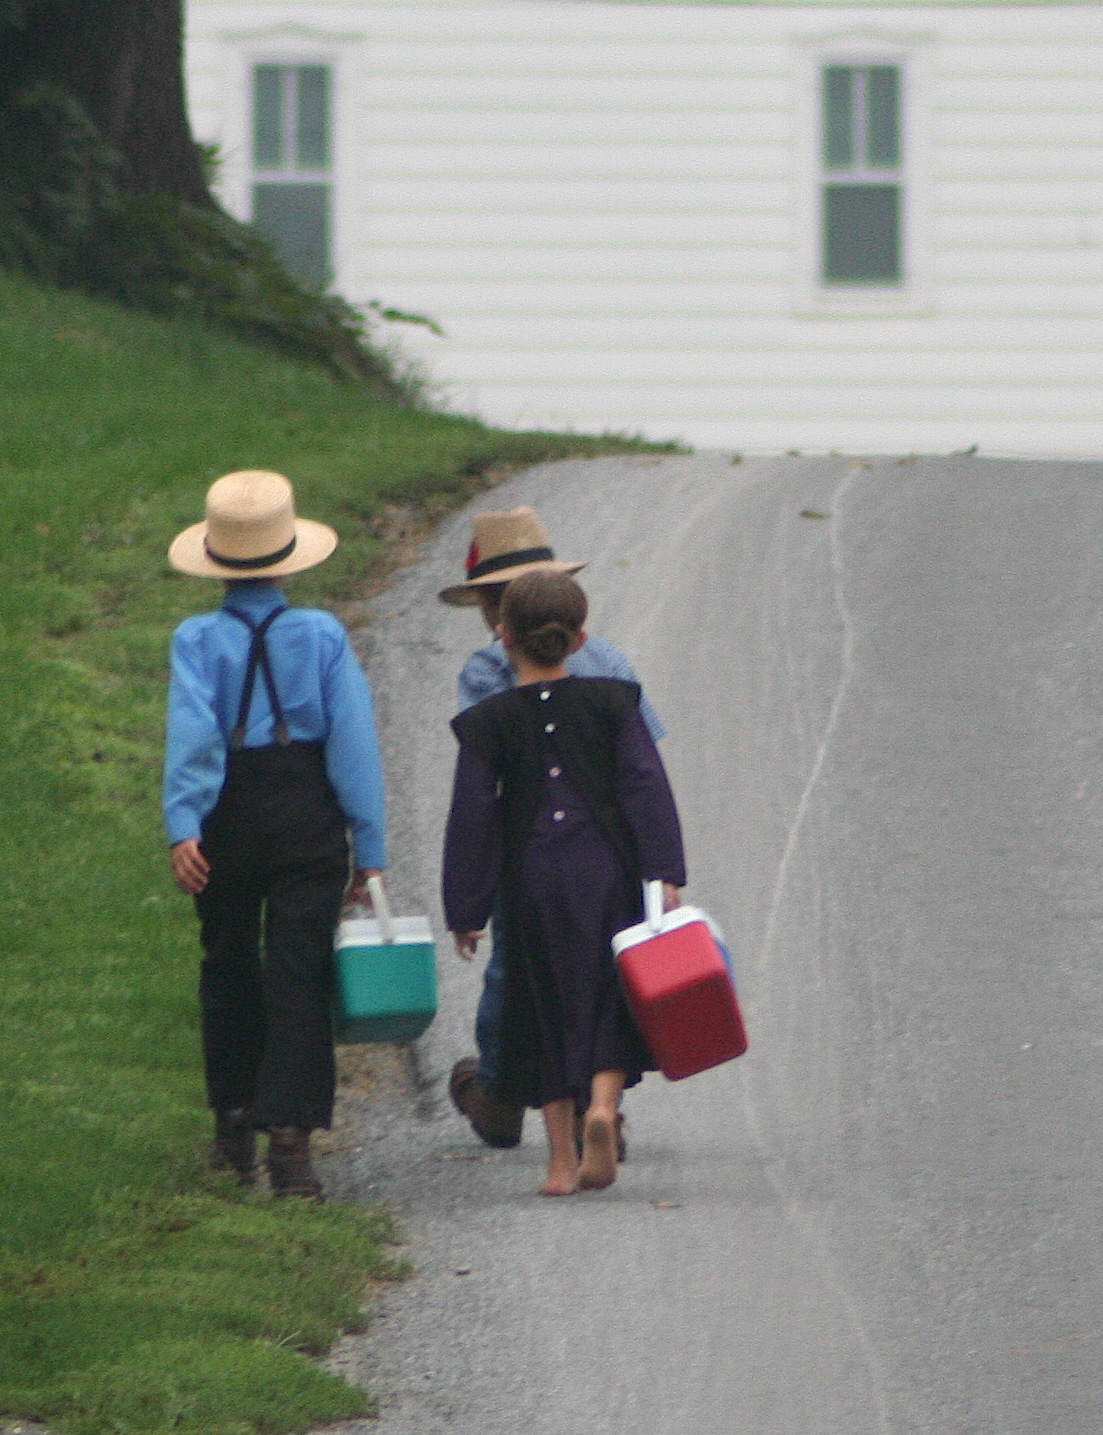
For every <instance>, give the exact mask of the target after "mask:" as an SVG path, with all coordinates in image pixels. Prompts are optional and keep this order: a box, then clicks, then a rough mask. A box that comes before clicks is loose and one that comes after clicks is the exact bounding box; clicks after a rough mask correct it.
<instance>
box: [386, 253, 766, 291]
mask: <svg viewBox="0 0 1103 1435" xmlns="http://www.w3.org/2000/svg"><path fill="white" fill-rule="evenodd" d="M372 255H373V258H374V260H375V262H376V263H377V264H378V265H379V268H380V271H381V272H385V273H386V274H388V275H390V276H392V277H393V278H394V279H400V280H417V281H424V280H429V279H432V280H434V281H437V282H444V283H447V284H451V283H460V284H462V283H466V282H468V281H470V280H476V281H478V280H482V281H484V282H485V283H488V284H508V283H510V282H511V281H514V280H519V281H529V282H532V283H535V284H541V285H543V284H562V283H574V282H576V283H582V284H586V285H591V284H601V285H606V284H615V283H618V282H620V281H623V277H624V269H625V263H626V256H629V257H630V261H631V265H632V283H633V284H640V285H645V284H646V285H651V284H678V285H681V286H684V285H687V284H692V285H694V286H697V285H699V284H702V283H705V284H725V285H726V284H730V283H732V282H735V283H738V284H742V285H746V284H748V283H759V282H762V281H766V282H772V283H778V284H787V283H788V281H789V265H788V263H787V262H786V256H785V251H784V250H779V249H778V247H777V246H776V245H770V246H767V245H763V246H762V247H761V248H758V249H749V248H747V249H733V248H731V247H728V246H720V245H696V246H683V247H681V248H661V247H659V246H654V245H652V246H648V247H646V248H642V249H630V250H626V249H625V248H623V247H621V248H617V249H610V248H605V247H599V246H590V247H575V246H568V245H562V246H558V247H554V248H553V247H550V246H549V247H540V248H530V247H522V246H519V245H518V246H514V247H513V248H507V247H504V246H503V247H498V246H494V245H470V246H468V247H467V248H462V249H461V248H455V247H444V246H439V247H433V246H430V245H421V246H407V245H400V246H395V247H393V248H390V249H384V248H383V247H382V246H381V245H373V246H372ZM680 292H683V293H684V289H682V290H681V291H680Z"/></svg>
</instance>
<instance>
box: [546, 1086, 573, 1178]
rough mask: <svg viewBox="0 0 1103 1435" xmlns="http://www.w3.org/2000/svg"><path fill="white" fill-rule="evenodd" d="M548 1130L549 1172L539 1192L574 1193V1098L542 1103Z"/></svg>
mask: <svg viewBox="0 0 1103 1435" xmlns="http://www.w3.org/2000/svg"><path fill="white" fill-rule="evenodd" d="M544 1129H545V1130H546V1131H547V1133H548V1176H547V1180H546V1181H545V1182H544V1184H543V1185H542V1186H541V1187H540V1194H541V1196H573V1195H574V1193H575V1192H576V1191H577V1190H578V1156H577V1154H576V1153H575V1144H574V1102H573V1101H572V1100H571V1099H570V1097H569V1096H568V1097H566V1098H564V1099H563V1100H560V1101H549V1102H548V1104H547V1106H545V1107H544Z"/></svg>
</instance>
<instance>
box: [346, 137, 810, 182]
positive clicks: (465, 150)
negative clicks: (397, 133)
mask: <svg viewBox="0 0 1103 1435" xmlns="http://www.w3.org/2000/svg"><path fill="white" fill-rule="evenodd" d="M788 162H789V155H788V152H787V151H786V150H785V149H783V148H782V147H781V146H776V145H761V144H746V145H740V146H738V147H736V146H734V145H708V146H707V147H706V146H701V145H687V144H673V143H672V144H665V145H661V146H660V145H653V144H652V145H635V144H633V145H628V144H621V145H612V144H604V143H601V142H595V143H593V144H585V143H580V144H573V145H565V144H561V143H558V142H556V143H549V144H544V145H536V144H517V143H514V142H512V141H510V140H503V141H502V142H501V143H499V144H497V145H466V144H448V143H440V142H438V143H436V144H421V145H390V144H377V145H372V147H371V154H370V163H369V164H367V165H365V166H364V168H363V169H362V170H361V171H360V172H361V175H362V176H363V178H364V179H365V180H366V181H371V180H372V179H376V178H380V179H383V178H391V177H393V176H402V177H407V176H408V177H410V178H412V179H420V178H428V179H444V178H449V179H468V178H470V179H483V178H484V177H485V176H486V175H494V176H495V178H496V179H498V180H509V179H514V178H516V179H521V180H531V179H536V180H541V181H543V180H549V181H553V182H554V181H555V180H567V181H570V182H571V183H573V182H575V181H579V182H581V183H585V182H586V181H587V180H590V179H597V180H617V181H624V180H631V179H644V180H655V179H664V180H665V179H668V178H669V177H671V176H675V175H676V176H677V177H678V179H679V180H684V179H689V180H693V179H705V180H719V181H722V182H725V181H731V180H735V179H739V180H743V179H762V180H772V179H774V178H775V176H776V175H777V174H778V172H779V170H781V172H782V173H784V170H785V168H787V166H788Z"/></svg>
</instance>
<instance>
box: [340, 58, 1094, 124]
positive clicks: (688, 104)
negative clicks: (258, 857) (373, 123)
mask: <svg viewBox="0 0 1103 1435" xmlns="http://www.w3.org/2000/svg"><path fill="white" fill-rule="evenodd" d="M380 64H381V60H380V57H379V56H378V55H377V54H376V53H374V52H373V53H372V54H371V55H370V59H369V64H368V66H367V67H366V68H365V72H364V78H363V95H364V100H365V114H367V115H369V116H370V115H371V114H372V113H375V112H376V111H379V110H387V109H401V108H409V107H410V96H411V92H413V91H416V93H417V94H418V95H420V96H422V97H423V103H424V104H425V105H426V106H428V108H429V109H430V110H431V111H433V112H436V111H438V110H440V109H447V110H448V111H449V112H450V113H454V114H456V115H457V116H459V115H463V114H465V113H467V111H468V110H470V109H473V108H477V109H488V110H492V111H496V112H499V113H504V114H505V115H507V116H510V117H511V116H512V115H513V114H515V113H517V112H518V111H520V112H521V113H524V112H526V111H528V110H540V111H542V112H543V113H545V114H560V115H569V114H571V113H572V112H573V111H575V110H576V109H580V110H585V111H586V112H587V113H593V112H603V111H610V112H612V113H616V112H617V111H619V110H624V109H628V110H635V111H639V110H644V111H648V112H650V113H652V114H665V113H667V112H668V111H670V110H685V111H692V110H695V109H698V108H703V109H706V110H717V109H723V108H724V107H725V106H726V105H729V104H731V105H734V106H735V108H737V109H738V110H740V111H744V110H756V111H768V110H779V111H782V112H784V113H788V110H789V105H790V102H791V99H792V81H791V80H790V79H789V77H788V75H785V74H779V73H778V72H777V71H776V70H774V71H772V72H770V73H768V74H753V75H748V74H745V73H736V72H735V70H734V69H726V70H723V71H721V72H720V73H719V74H711V75H703V74H701V73H699V72H694V71H690V72H689V73H688V74H674V73H672V72H670V71H669V70H667V71H664V72H663V74H662V84H661V85H659V86H657V85H656V83H655V77H654V76H653V75H639V74H632V73H613V74H602V75H572V76H571V77H570V80H571V84H570V90H569V92H565V91H564V90H563V89H562V87H559V86H555V85H543V84H539V83H537V84H534V79H535V80H537V81H540V80H543V79H545V78H546V76H541V75H538V76H535V77H534V76H533V74H532V72H531V71H530V70H529V69H528V67H527V65H526V66H524V67H523V68H522V69H521V70H519V71H517V72H514V70H513V69H512V68H511V69H510V70H509V71H507V72H506V73H505V74H502V73H499V72H496V71H494V70H485V71H479V72H477V73H472V72H467V73H464V74H456V73H452V72H446V73H443V74H442V73H438V72H436V71H434V72H432V73H425V72H420V71H395V70H390V69H387V70H384V69H381V68H380ZM1085 88H1087V82H1085Z"/></svg>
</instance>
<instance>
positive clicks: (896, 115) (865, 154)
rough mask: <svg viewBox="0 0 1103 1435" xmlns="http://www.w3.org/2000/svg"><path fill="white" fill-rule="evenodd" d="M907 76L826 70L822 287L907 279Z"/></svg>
mask: <svg viewBox="0 0 1103 1435" xmlns="http://www.w3.org/2000/svg"><path fill="white" fill-rule="evenodd" d="M900 90H901V72H900V68H899V66H897V65H827V66H825V67H824V68H823V70H822V116H823V119H822V153H821V163H822V171H823V178H822V186H821V238H822V243H821V275H820V277H821V281H822V283H823V284H824V285H825V286H829V287H845V286H881V287H886V286H899V285H900V284H902V283H903V278H904V260H903V199H904V192H903V172H902V139H901V133H900Z"/></svg>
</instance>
